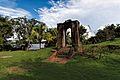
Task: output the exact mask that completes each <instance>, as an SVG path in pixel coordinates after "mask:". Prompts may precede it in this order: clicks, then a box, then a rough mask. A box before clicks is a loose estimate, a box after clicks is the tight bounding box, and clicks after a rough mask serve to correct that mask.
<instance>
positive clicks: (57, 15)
mask: <svg viewBox="0 0 120 80" xmlns="http://www.w3.org/2000/svg"><path fill="white" fill-rule="evenodd" d="M50 3H51V4H52V7H51V8H40V9H39V10H38V13H39V16H40V20H41V21H43V22H45V23H46V24H47V25H48V26H52V27H56V26H57V23H61V22H64V21H65V20H67V19H73V20H75V19H77V20H79V21H80V22H81V23H82V24H84V25H90V26H91V27H92V30H93V31H95V30H97V29H98V28H99V27H100V26H102V25H107V24H110V23H119V22H120V0H66V2H63V1H62V0H60V1H57V2H55V1H53V0H52V1H51V2H50Z"/></svg>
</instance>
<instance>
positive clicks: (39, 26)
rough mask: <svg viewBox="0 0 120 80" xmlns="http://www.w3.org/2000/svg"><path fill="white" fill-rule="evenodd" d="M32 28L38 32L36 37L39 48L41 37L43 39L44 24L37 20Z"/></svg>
mask: <svg viewBox="0 0 120 80" xmlns="http://www.w3.org/2000/svg"><path fill="white" fill-rule="evenodd" d="M34 30H35V31H36V32H37V33H38V34H39V35H38V36H37V39H38V41H39V44H40V48H41V41H42V39H44V35H45V30H46V25H45V24H44V23H42V22H39V21H38V23H37V24H36V25H35V26H34Z"/></svg>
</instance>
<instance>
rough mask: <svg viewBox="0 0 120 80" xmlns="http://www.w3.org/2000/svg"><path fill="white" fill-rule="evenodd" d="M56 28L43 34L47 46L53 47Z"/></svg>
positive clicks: (55, 40)
mask: <svg viewBox="0 0 120 80" xmlns="http://www.w3.org/2000/svg"><path fill="white" fill-rule="evenodd" d="M57 33H58V31H57V28H48V29H47V30H46V33H45V40H47V46H54V45H56V42H57Z"/></svg>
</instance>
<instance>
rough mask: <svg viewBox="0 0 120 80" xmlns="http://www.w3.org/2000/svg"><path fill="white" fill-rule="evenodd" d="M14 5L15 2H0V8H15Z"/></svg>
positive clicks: (13, 0)
mask: <svg viewBox="0 0 120 80" xmlns="http://www.w3.org/2000/svg"><path fill="white" fill-rule="evenodd" d="M16 5H17V4H16V0H0V6H4V7H6V6H7V7H15V6H16Z"/></svg>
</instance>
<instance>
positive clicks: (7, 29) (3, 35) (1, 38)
mask: <svg viewBox="0 0 120 80" xmlns="http://www.w3.org/2000/svg"><path fill="white" fill-rule="evenodd" d="M12 32H13V31H12V26H11V21H10V19H9V17H7V16H6V17H2V16H0V46H1V47H4V46H5V45H8V40H7V39H8V38H10V37H11V36H12V35H13V33H12Z"/></svg>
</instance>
